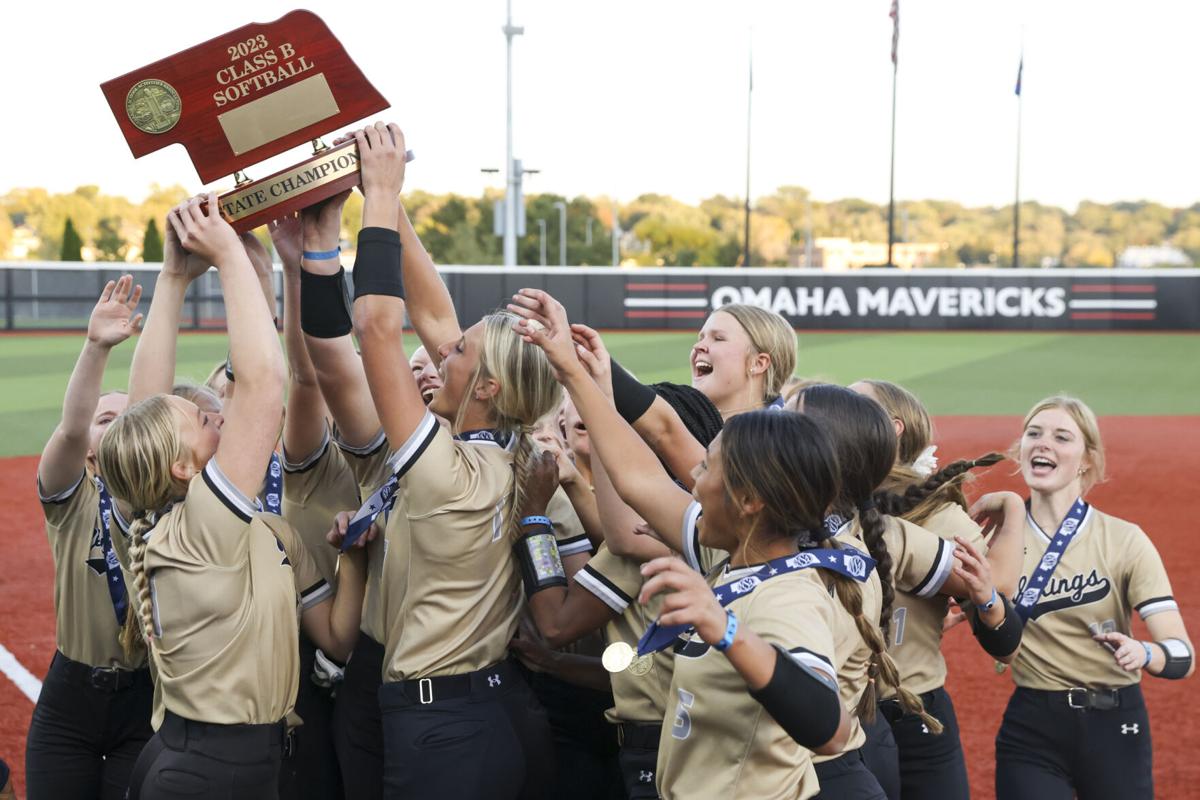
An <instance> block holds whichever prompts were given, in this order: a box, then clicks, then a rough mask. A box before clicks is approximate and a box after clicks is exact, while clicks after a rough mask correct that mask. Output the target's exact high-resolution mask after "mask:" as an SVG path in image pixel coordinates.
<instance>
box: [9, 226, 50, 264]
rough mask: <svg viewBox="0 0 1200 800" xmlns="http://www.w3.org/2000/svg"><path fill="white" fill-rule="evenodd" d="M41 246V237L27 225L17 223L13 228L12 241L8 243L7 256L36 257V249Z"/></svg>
mask: <svg viewBox="0 0 1200 800" xmlns="http://www.w3.org/2000/svg"><path fill="white" fill-rule="evenodd" d="M41 247H42V239H41V237H40V236H38V235H37V234H36V233H34V230H33V228H31V227H29V226H28V225H18V226H17V227H15V228H13V232H12V241H11V242H9V245H8V253H7V256H8V257H9V258H13V259H18V260H19V259H25V258H37V254H38V250H40V249H41Z"/></svg>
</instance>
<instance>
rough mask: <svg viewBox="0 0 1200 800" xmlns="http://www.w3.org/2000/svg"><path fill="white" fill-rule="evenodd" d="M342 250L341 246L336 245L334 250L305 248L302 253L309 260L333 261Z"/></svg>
mask: <svg viewBox="0 0 1200 800" xmlns="http://www.w3.org/2000/svg"><path fill="white" fill-rule="evenodd" d="M341 252H342V248H341V247H335V248H334V249H332V250H305V251H304V252H303V253H301V254H300V255H301V257H303V258H306V259H308V260H309V261H331V260H333V259H335V258H337V257H338V255H339V254H340V253H341Z"/></svg>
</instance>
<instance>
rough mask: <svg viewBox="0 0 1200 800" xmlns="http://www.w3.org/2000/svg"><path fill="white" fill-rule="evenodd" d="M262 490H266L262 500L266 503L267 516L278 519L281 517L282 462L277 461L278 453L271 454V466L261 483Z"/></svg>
mask: <svg viewBox="0 0 1200 800" xmlns="http://www.w3.org/2000/svg"><path fill="white" fill-rule="evenodd" d="M263 488H264V489H266V491H265V492H264V493H263V494H264V499H265V500H266V501H267V503H266V506H267V507H266V511H267V513H268V514H274V515H275V516H277V517H279V516H282V515H283V500H282V497H283V462H282V461H281V460H280V459H279V454H278V453H271V465H270V466H269V467H267V477H266V479H265V480H264V481H263Z"/></svg>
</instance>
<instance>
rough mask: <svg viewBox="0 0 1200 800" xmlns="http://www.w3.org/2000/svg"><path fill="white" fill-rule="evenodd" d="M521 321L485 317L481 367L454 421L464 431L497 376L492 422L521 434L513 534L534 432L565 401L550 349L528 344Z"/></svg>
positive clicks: (510, 512)
mask: <svg viewBox="0 0 1200 800" xmlns="http://www.w3.org/2000/svg"><path fill="white" fill-rule="evenodd" d="M518 319H519V318H518V317H517V316H516V315H515V314H511V313H509V312H507V311H496V312H493V313H491V314H488V315H487V316H485V317H484V318H483V319H482V320H481V322H482V323H483V345H482V347H481V348H480V352H479V365H478V366H477V367H476V368H475V375H474V377H473V378H472V379H471V383H470V385H469V388H468V389H467V391H466V393H465V394H464V395H463V399H462V402H461V403H460V405H459V407H458V414H457V415H456V417H455V421H454V428H455V430H461V429H462V421H463V417H464V415H465V413H466V408H467V404H468V402H469V401H470V398H471V396H472V394H473V393H474V391H475V387H476V386H477V385H478V383H479V381H480V380H481V379H484V378H491V379H493V380H495V381H496V383H498V384H499V385H500V390H499V391H498V392H497V393H496V394H495V395H494V396H493V397H492V401H491V415H492V424H493V426H494V427H495V428H496V429H497V430H499V431H501V432H502V433H506V434H508V435H510V436H514V437H516V441H515V443H514V445H513V451H512V452H513V488H512V492H511V493H510V494H509V497H508V506H507V508H506V509H505V513H504V529H505V532H506V533H507V534H508V535H509V536H510V537H515V536H516V535H517V534H518V533H519V532H520V514H521V507H522V505H523V504H524V501H525V493H526V490H527V484H528V481H529V473H530V467H531V464H532V461H533V455H534V443H533V436H532V435H531V434H532V432H533V429H534V427H535V426H536V425H537V422H538V420H539V419H541V418H542V417H544V416H545V415H546V414H549V413H550V412H551V411H554V410H555V409H557V408H558V407H559V406H560V405H561V404H562V386H560V385H559V383H558V380H557V379H556V378H555V377H554V370H553V368H552V367H551V366H550V361H549V360H548V359H547V358H546V353H545V352H544V351H543V350H542V349H541V348H540V347H538V346H537V345H534V344H529V343H528V342H525V341H524V340H523V339H521V337H520V336H519V335H518V334H517V333H516V331H514V330H513V328H512V326H513V323H515V322H516V321H517V320H518Z"/></svg>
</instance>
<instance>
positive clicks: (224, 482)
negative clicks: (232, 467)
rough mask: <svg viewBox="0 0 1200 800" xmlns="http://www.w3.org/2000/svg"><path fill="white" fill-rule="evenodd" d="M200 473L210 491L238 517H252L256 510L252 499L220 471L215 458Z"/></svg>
mask: <svg viewBox="0 0 1200 800" xmlns="http://www.w3.org/2000/svg"><path fill="white" fill-rule="evenodd" d="M201 474H202V475H203V476H204V482H205V483H206V484H208V488H209V489H212V493H213V494H215V495H216V496H217V497H218V498H219V499H220V501H221V502H222V503H224V504H225V506H226V507H227V508H228V509H229V510H230V511H232V512H233V513H234V514H236V515H237V516H238V518H239V519H241V520H242V521H243V522H249V521H250V520H251V519H252V518H253V517H254V514H255V513H256V512H257V511H258V509H257V508H256V507H255V503H254V501H252V500H251V499H250V498H249V497H246V495H244V494H242V493H241V492H240V491H238V488H237V487H236V486H234V485H233V484H232V483H231V482H230V481H229V478H226V477H225V473H224V472H221V468H220V467H219V466H218V465H217V459H216V458H212V459H210V460H209V462H208V463H207V464H206V465H205V466H204V471H203V472H202V473H201Z"/></svg>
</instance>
